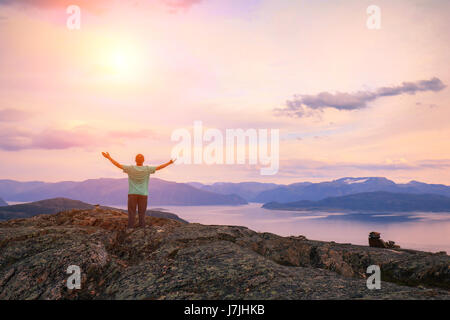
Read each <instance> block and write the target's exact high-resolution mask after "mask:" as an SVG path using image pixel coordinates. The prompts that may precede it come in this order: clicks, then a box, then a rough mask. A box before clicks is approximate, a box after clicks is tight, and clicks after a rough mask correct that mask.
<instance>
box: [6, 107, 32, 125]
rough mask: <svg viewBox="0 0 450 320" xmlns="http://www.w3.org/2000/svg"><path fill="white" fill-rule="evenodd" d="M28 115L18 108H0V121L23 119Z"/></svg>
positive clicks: (28, 115)
mask: <svg viewBox="0 0 450 320" xmlns="http://www.w3.org/2000/svg"><path fill="white" fill-rule="evenodd" d="M29 117H30V114H29V113H28V112H25V111H23V110H18V109H11V108H9V109H1V110H0V122H14V121H21V120H25V119H27V118H29Z"/></svg>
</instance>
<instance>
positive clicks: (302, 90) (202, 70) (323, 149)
mask: <svg viewBox="0 0 450 320" xmlns="http://www.w3.org/2000/svg"><path fill="white" fill-rule="evenodd" d="M30 3H32V5H30ZM130 3H132V4H130ZM67 4H77V5H79V6H80V8H81V10H82V20H81V30H69V29H68V28H66V19H67V17H68V15H67V14H66V11H65V9H66V5H67ZM371 4H376V5H378V6H379V7H380V8H381V18H382V20H381V29H380V30H369V29H368V28H367V27H366V19H367V17H368V16H367V14H366V9H367V7H368V6H369V5H371ZM448 12H450V2H449V1H444V0H427V1H423V0H420V1H419V0H397V1H384V0H383V1H381V0H380V1H378V0H377V1H376V2H373V1H365V0H354V1H353V0H347V1H291V0H284V1H282V0H249V1H245V2H244V1H238V0H233V1H230V0H227V1H224V0H223V1H221V0H203V1H201V0H190V1H189V0H153V1H151V0H145V1H144V0H142V1H119V0H117V1H87V0H82V1H76V0H73V1H50V0H36V1H25V0H14V1H8V0H0V70H1V72H0V137H1V138H0V139H1V140H0V159H1V160H0V178H2V179H16V180H22V181H29V180H44V181H61V180H83V179H88V178H98V177H123V173H121V172H120V170H117V169H115V168H114V167H113V166H111V165H110V164H109V163H108V162H107V161H106V160H105V159H103V158H102V157H101V154H100V153H101V151H109V152H110V154H111V155H112V156H113V157H114V158H115V159H116V160H117V161H119V162H122V163H132V160H133V158H134V155H135V154H136V153H143V154H144V155H145V156H146V158H147V160H148V163H150V164H159V163H162V162H165V161H167V160H169V158H170V152H171V149H172V147H173V146H174V145H175V144H176V143H175V142H172V141H171V140H170V136H171V133H172V132H173V131H174V130H176V129H178V128H186V129H190V128H191V127H192V125H193V122H194V121H195V120H201V121H202V122H203V124H204V126H205V127H209V128H218V129H220V130H225V129H233V128H243V129H248V128H254V129H260V128H262V129H280V135H281V141H280V169H279V172H278V174H276V175H274V176H261V175H260V174H259V169H258V167H255V166H251V165H233V166H230V165H210V166H207V165H178V166H174V167H171V168H170V169H167V170H163V171H161V172H160V173H158V177H160V178H163V179H167V180H173V181H180V182H184V181H200V182H215V181H262V182H278V183H289V182H298V181H305V180H307V181H323V180H329V179H335V178H340V177H344V176H385V177H387V178H390V179H393V180H394V181H396V182H407V181H410V180H419V181H424V182H429V183H444V184H450V170H448V169H449V168H450V139H449V138H450V126H449V125H448V121H449V120H448V119H449V118H450V108H449V107H450V105H449V102H450V90H449V89H448V84H449V83H450V71H449V70H450V69H449V67H448V57H449V56H450V52H449V49H450V41H448V39H449V38H450V37H449V35H450V21H449V19H448ZM289 106H290V107H291V109H287V107H289Z"/></svg>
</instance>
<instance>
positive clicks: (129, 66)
mask: <svg viewBox="0 0 450 320" xmlns="http://www.w3.org/2000/svg"><path fill="white" fill-rule="evenodd" d="M96 52H97V57H98V58H97V59H98V60H97V61H98V66H99V68H98V72H99V73H98V75H99V76H102V77H105V80H106V79H107V78H110V79H111V80H114V81H121V82H122V81H133V80H137V78H138V77H139V76H140V74H141V73H142V69H143V68H144V60H143V59H142V55H143V54H142V50H140V49H139V47H138V46H136V45H133V43H131V42H126V41H121V42H110V43H107V44H105V43H103V45H101V46H100V48H98V49H97V50H96Z"/></svg>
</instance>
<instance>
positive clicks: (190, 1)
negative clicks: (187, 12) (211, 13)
mask: <svg viewBox="0 0 450 320" xmlns="http://www.w3.org/2000/svg"><path fill="white" fill-rule="evenodd" d="M202 1H203V0H162V2H163V3H164V4H166V5H167V6H169V7H171V8H173V9H188V8H190V7H191V6H193V5H194V4H198V3H200V2H202Z"/></svg>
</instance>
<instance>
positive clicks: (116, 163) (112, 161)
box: [102, 152, 123, 169]
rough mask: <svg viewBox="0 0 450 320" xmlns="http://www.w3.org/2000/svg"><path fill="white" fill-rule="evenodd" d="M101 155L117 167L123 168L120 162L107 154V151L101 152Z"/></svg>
mask: <svg viewBox="0 0 450 320" xmlns="http://www.w3.org/2000/svg"><path fill="white" fill-rule="evenodd" d="M102 155H103V156H104V157H105V158H106V159H108V160H109V161H111V163H112V164H113V165H115V166H116V167H117V168H119V169H123V167H122V165H121V164H120V163H118V162H117V161H116V160H114V159H113V158H111V156H110V155H109V152H102Z"/></svg>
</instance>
